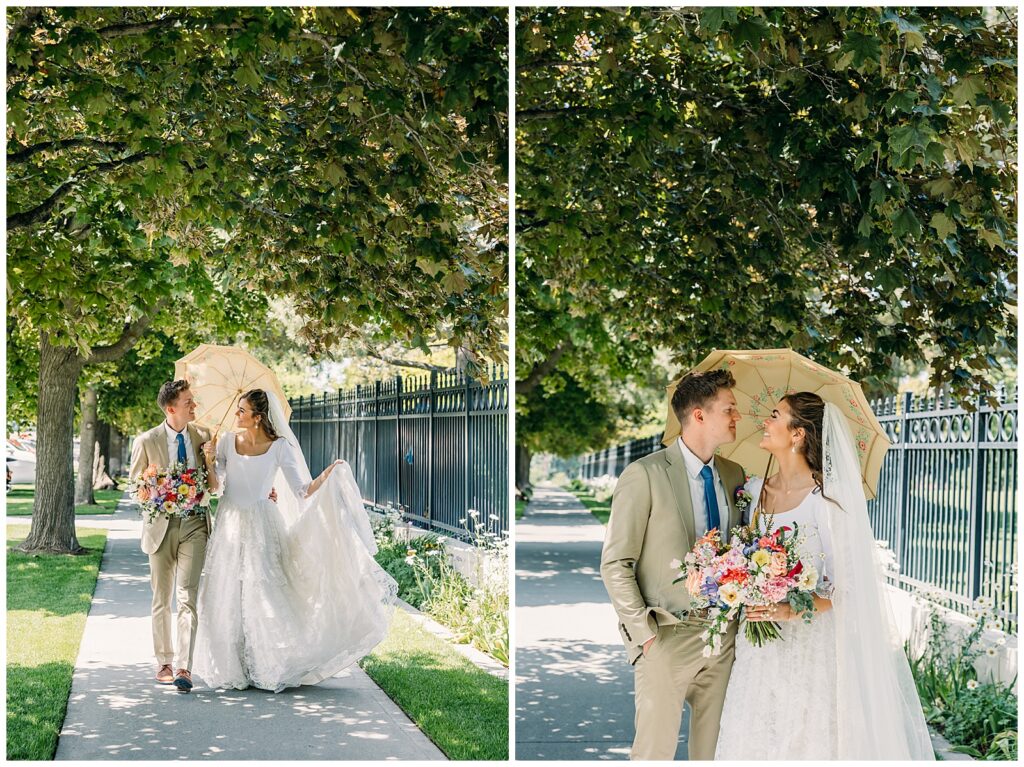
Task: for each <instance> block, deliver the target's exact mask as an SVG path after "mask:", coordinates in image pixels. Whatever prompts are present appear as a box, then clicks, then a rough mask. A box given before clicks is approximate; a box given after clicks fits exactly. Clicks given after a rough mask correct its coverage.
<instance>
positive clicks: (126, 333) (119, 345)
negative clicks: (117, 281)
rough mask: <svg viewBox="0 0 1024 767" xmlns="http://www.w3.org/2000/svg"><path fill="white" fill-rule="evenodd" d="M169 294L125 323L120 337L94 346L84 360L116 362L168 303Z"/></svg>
mask: <svg viewBox="0 0 1024 767" xmlns="http://www.w3.org/2000/svg"><path fill="white" fill-rule="evenodd" d="M170 301H171V298H170V296H164V297H163V298H161V299H160V300H159V301H157V302H156V303H155V304H153V308H152V309H150V311H149V312H147V313H146V314H143V315H142V316H141V317H139V318H138V319H137V320H135V322H129V323H126V324H125V326H124V329H123V330H122V331H121V337H120V338H119V339H117V340H116V341H115V342H114V343H112V344H109V345H108V346H94V347H92V349H91V350H90V352H89V356H88V357H86V359H85V361H86V363H88V364H92V363H97V362H116V361H117V360H119V359H121V357H123V356H124V353H125V352H127V351H128V350H129V349H131V348H132V347H133V346H134V345H135V342H136V341H138V340H139V338H141V337H142V334H143V333H145V332H146V328H148V327H149V326H150V323H152V322H153V320H154V319H155V318H156V316H157V315H158V314H160V311H161V310H162V309H163V308H164V307H165V306H167V304H168V303H170Z"/></svg>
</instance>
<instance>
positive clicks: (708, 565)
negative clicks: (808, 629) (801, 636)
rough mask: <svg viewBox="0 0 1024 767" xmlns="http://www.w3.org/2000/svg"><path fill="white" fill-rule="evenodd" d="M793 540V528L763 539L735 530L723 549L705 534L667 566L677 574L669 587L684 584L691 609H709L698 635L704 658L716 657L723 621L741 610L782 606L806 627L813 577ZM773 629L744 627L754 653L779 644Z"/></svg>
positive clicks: (713, 533)
mask: <svg viewBox="0 0 1024 767" xmlns="http://www.w3.org/2000/svg"><path fill="white" fill-rule="evenodd" d="M798 534H799V529H798V527H797V526H794V527H793V528H790V527H781V528H779V529H778V530H776V531H775V532H774V533H771V534H768V535H759V534H758V533H757V532H756V531H754V530H752V529H751V528H749V527H736V528H733V531H732V537H731V538H730V540H729V543H728V545H726V544H725V543H724V542H723V541H722V536H721V533H720V532H719V531H718V530H710V531H708V533H707V534H706V535H704V536H703V537H702V538H700V539H699V540H698V541H697V542H696V543H695V544H694V546H693V550H692V551H690V553H689V554H687V555H686V557H685V559H684V561H683V562H680V561H679V560H674V561H673V562H672V563H671V567H672V568H673V569H677V570H679V572H680V574H679V577H677V578H676V579H675V580H674V581H673V583H679V582H680V581H683V582H685V587H686V591H687V593H688V594H689V595H690V601H691V604H692V605H693V606H694V607H697V608H708V609H709V613H708V617H709V618H710V619H711V623H710V625H709V626H708V628H707V629H706V630H705V631H704V633H703V634H702V635H701V638H702V639H703V640H704V642H705V647H704V650H703V655H704V657H705V658H707V657H710V656H712V655H718V654H719V653H721V651H722V637H723V636H724V635H725V632H726V629H727V628H728V624H729V621H731V620H733V619H734V618H736V617H737V616H739V614H740V612H741V610H742V609H743V608H744V607H745V606H761V605H773V604H775V603H777V602H782V601H787V602H789V604H790V606H791V607H792V608H793V610H794V611H796V612H798V613H802V614H803V617H804V620H805V621H807V622H810V620H811V617H812V613H813V612H814V596H813V594H812V592H813V590H814V587H815V586H816V585H817V582H818V573H817V570H815V569H814V567H813V566H812V565H811V564H810V563H809V562H804V561H803V560H801V559H800V555H799V553H798V549H797V543H798V541H799V537H798ZM779 628H780V627H779V624H778V623H774V622H761V621H754V622H751V621H747V623H746V629H745V631H746V635H747V639H748V640H750V642H751V644H753V645H755V646H757V647H760V646H761V645H762V644H764V643H765V642H768V641H772V640H775V639H779V638H781V634H780V631H779Z"/></svg>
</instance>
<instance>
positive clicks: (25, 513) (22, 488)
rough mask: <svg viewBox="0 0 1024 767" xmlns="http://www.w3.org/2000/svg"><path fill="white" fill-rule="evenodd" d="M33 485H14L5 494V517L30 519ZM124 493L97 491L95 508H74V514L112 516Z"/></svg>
mask: <svg viewBox="0 0 1024 767" xmlns="http://www.w3.org/2000/svg"><path fill="white" fill-rule="evenodd" d="M35 492H36V488H35V485H15V486H14V487H13V488H11V492H9V493H8V494H7V516H9V517H31V516H32V500H33V498H34V497H35ZM123 495H124V492H123V491H121V490H97V491H96V505H95V506H85V505H82V506H76V507H75V514H113V513H114V512H115V511H117V502H118V501H120V500H121V497H122V496H123Z"/></svg>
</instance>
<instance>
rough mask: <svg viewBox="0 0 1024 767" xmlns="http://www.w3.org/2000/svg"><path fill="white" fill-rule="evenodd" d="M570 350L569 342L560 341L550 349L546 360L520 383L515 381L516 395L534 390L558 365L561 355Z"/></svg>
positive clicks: (570, 343)
mask: <svg viewBox="0 0 1024 767" xmlns="http://www.w3.org/2000/svg"><path fill="white" fill-rule="evenodd" d="M571 348H572V342H571V341H562V342H561V343H560V344H558V346H556V347H555V348H554V349H552V350H551V353H550V354H549V355H548V356H547V359H545V360H542V361H541V362H539V363H537V364H536V365H535V366H534V368H533V370H531V371H530V374H529V375H528V376H526V378H524V379H523V380H522V381H516V394H529V393H530V392H532V391H533V390H534V389H536V388H537V385H538V384H539V383H540V382H541V381H542V380H543V379H544V376H546V375H548V373H550V372H551V371H552V370H554V369H555V366H557V365H558V361H559V360H560V359H562V355H563V354H565V353H566V352H567V351H569V349H571Z"/></svg>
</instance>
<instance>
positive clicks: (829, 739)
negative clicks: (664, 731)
mask: <svg viewBox="0 0 1024 767" xmlns="http://www.w3.org/2000/svg"><path fill="white" fill-rule="evenodd" d="M761 484H762V482H761V480H751V482H750V483H749V484H748V489H749V490H750V492H751V495H752V496H753V497H754V498H755V499H756V498H757V497H758V496H759V495H760V493H761ZM829 506H830V504H829V503H828V502H827V501H826V500H825V499H823V498H822V497H821V494H820V493H819V492H818V491H817V490H815V491H814V492H811V493H808V495H807V497H806V498H804V500H803V501H801V502H800V504H799V505H798V506H797V507H796V508H795V509H793V510H791V511H788V512H786V513H785V514H776V515H775V519H774V520H773V521H772V530H777V529H778V528H780V527H783V526H789V527H794V526H798V527H799V530H800V533H801V535H803V536H804V537H805V538H804V541H803V542H802V543H801V545H800V548H799V550H800V555H801V559H803V560H804V561H811V562H813V564H814V566H815V568H816V569H817V570H818V573H819V583H820V582H821V579H822V578H824V577H829V578H831V574H832V566H833V562H832V544H831V540H830V537H829V532H828V525H827V524H825V521H824V516H823V515H825V514H828V513H829ZM832 508H835V507H834V506H833V507H832ZM767 524H768V519H767V515H765V514H761V515H760V516H759V518H758V528H759V529H760V531H761V532H762V533H768V532H771V530H768V529H767ZM834 618H835V616H834V615H833V614H832V611H831V610H830V611H828V612H822V613H818V614H816V615H815V616H814V618H813V619H812V621H811V623H809V624H807V623H804V622H803V621H802V620H792V621H780V622H779V626H780V628H781V634H782V637H781V639H777V640H776V641H774V642H768V643H766V644H764V645H762V646H761V647H755V646H754V645H752V644H751V643H750V642H749V641H748V640H747V637H746V633H745V632H744V626H745V624H744V623H740V629H739V632H738V633H737V635H736V662H735V663H733V667H732V673H731V675H730V677H729V687H728V689H727V690H726V693H725V707H724V709H723V710H722V726H721V729H720V730H719V735H718V748H717V750H716V751H715V759H722V760H748V759H749V760H758V761H760V760H762V759H766V758H771V759H786V760H789V759H838V758H839V757H838V753H837V739H836V733H837V729H838V719H837V709H836V705H837V695H836V624H835V620H834Z"/></svg>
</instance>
